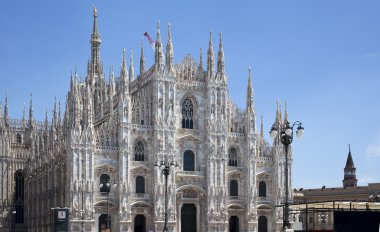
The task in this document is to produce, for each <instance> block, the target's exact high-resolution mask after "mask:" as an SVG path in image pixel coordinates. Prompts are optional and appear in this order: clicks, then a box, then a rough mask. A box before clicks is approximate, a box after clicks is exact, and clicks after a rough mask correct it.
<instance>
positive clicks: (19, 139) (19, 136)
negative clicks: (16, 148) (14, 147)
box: [16, 133, 21, 143]
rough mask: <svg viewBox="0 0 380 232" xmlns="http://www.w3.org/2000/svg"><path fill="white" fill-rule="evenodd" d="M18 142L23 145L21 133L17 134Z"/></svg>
mask: <svg viewBox="0 0 380 232" xmlns="http://www.w3.org/2000/svg"><path fill="white" fill-rule="evenodd" d="M16 142H17V143H21V134H20V133H17V136H16Z"/></svg>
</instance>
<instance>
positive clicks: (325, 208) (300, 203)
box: [292, 147, 380, 231]
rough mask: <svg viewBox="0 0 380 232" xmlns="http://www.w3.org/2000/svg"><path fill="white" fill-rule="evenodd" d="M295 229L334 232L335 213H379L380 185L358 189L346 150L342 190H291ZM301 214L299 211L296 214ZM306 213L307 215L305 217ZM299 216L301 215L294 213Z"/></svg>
mask: <svg viewBox="0 0 380 232" xmlns="http://www.w3.org/2000/svg"><path fill="white" fill-rule="evenodd" d="M293 193H294V205H293V206H292V208H293V210H294V211H295V212H296V213H295V214H293V215H294V222H295V227H296V228H297V227H298V229H299V230H300V231H301V229H302V230H306V231H307V230H312V231H333V229H334V216H333V215H334V211H337V210H338V211H339V210H344V211H358V210H359V211H361V210H377V211H378V210H380V208H379V207H378V203H373V202H374V201H379V200H380V183H370V184H368V185H367V186H357V179H356V168H355V165H354V161H353V158H352V154H351V148H350V147H349V150H348V155H347V161H346V165H345V167H344V177H343V186H342V187H333V188H326V187H325V186H321V187H320V188H315V189H294V191H293ZM298 210H300V211H298ZM306 211H308V213H305V212H306ZM297 212H301V213H297Z"/></svg>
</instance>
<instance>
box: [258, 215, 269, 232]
mask: <svg viewBox="0 0 380 232" xmlns="http://www.w3.org/2000/svg"><path fill="white" fill-rule="evenodd" d="M259 232H268V220H267V217H265V216H260V217H259Z"/></svg>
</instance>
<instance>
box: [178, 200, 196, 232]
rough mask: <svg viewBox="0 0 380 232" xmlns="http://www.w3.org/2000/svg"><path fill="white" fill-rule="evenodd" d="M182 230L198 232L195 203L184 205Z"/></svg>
mask: <svg viewBox="0 0 380 232" xmlns="http://www.w3.org/2000/svg"><path fill="white" fill-rule="evenodd" d="M181 232H197V209H196V207H195V205H194V204H183V206H182V209H181Z"/></svg>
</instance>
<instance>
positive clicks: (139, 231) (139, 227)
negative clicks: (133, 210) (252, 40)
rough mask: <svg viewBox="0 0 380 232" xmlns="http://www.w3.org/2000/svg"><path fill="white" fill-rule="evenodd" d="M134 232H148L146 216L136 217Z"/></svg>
mask: <svg viewBox="0 0 380 232" xmlns="http://www.w3.org/2000/svg"><path fill="white" fill-rule="evenodd" d="M134 232H146V218H145V216H144V215H142V214H138V215H136V217H135V226H134Z"/></svg>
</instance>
